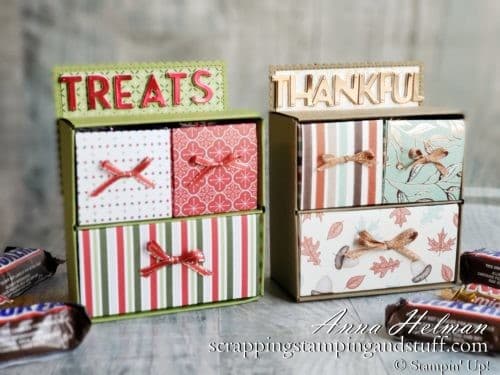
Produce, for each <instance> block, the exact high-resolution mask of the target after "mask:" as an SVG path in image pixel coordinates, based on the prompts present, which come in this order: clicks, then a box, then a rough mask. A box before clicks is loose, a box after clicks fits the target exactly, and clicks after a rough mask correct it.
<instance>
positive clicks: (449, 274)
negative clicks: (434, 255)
mask: <svg viewBox="0 0 500 375" xmlns="http://www.w3.org/2000/svg"><path fill="white" fill-rule="evenodd" d="M441 277H442V278H443V280H444V281H448V282H449V281H452V280H453V270H452V269H451V268H450V267H448V266H447V265H446V264H443V265H441Z"/></svg>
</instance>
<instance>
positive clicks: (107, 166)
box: [90, 157, 155, 197]
mask: <svg viewBox="0 0 500 375" xmlns="http://www.w3.org/2000/svg"><path fill="white" fill-rule="evenodd" d="M152 161H153V159H152V158H150V157H145V158H144V159H142V160H141V161H140V163H139V164H137V165H136V166H135V167H134V168H133V169H131V170H130V171H122V170H121V169H119V168H118V167H117V166H115V165H114V164H113V163H111V162H110V161H109V160H102V161H101V162H100V166H101V168H102V169H104V170H105V171H106V172H108V173H109V174H110V175H111V177H110V178H109V179H108V180H107V181H105V182H103V183H102V184H101V185H99V186H98V187H97V188H96V189H95V190H94V191H93V192H92V193H90V196H91V197H96V196H98V195H99V194H101V193H102V192H103V191H104V190H106V189H107V188H108V187H109V186H110V185H112V184H114V183H115V182H116V181H118V180H120V179H122V178H129V177H132V178H135V179H136V180H137V182H139V183H141V184H143V185H144V186H146V188H154V187H155V184H154V183H153V182H152V181H151V180H149V179H147V178H146V177H144V176H143V175H141V172H143V171H144V170H145V169H146V168H147V167H148V166H149V165H150V164H151V162H152Z"/></svg>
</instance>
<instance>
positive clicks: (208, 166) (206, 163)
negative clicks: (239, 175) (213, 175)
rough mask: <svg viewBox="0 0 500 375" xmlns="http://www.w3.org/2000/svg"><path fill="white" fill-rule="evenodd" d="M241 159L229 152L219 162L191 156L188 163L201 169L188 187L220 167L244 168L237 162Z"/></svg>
mask: <svg viewBox="0 0 500 375" xmlns="http://www.w3.org/2000/svg"><path fill="white" fill-rule="evenodd" d="M240 159H241V156H240V155H237V154H235V153H233V152H230V153H229V154H227V155H226V156H224V158H222V159H221V160H220V161H216V160H213V159H204V158H202V157H199V156H193V157H191V158H190V159H189V163H190V164H192V165H198V166H201V167H203V168H201V169H200V171H199V172H198V173H197V174H196V175H195V176H194V177H193V179H192V180H191V181H190V182H189V184H188V185H194V184H196V183H197V182H199V181H200V180H202V179H203V177H205V176H206V175H207V174H208V173H210V172H211V171H213V170H215V169H216V168H221V167H229V166H235V167H237V168H240V169H244V168H246V166H245V165H242V164H240V163H238V161H239V160H240Z"/></svg>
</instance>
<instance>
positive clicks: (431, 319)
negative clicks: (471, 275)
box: [385, 298, 500, 352]
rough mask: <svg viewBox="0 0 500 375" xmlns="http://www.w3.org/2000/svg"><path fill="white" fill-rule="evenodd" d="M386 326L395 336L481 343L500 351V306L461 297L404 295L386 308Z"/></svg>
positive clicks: (490, 348)
mask: <svg viewBox="0 0 500 375" xmlns="http://www.w3.org/2000/svg"><path fill="white" fill-rule="evenodd" d="M385 327H386V329H387V332H388V333H389V334H390V335H392V336H403V337H406V338H408V339H411V340H421V341H434V340H443V342H444V343H447V344H452V343H464V342H467V343H481V344H483V345H484V346H485V349H487V351H488V352H500V309H496V308H494V307H491V306H484V305H477V304H474V303H466V302H461V301H445V300H432V299H425V298H416V299H412V300H405V299H401V300H400V301H399V302H398V303H396V304H393V305H389V306H387V307H386V310H385Z"/></svg>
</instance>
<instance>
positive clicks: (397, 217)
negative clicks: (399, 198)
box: [389, 207, 411, 227]
mask: <svg viewBox="0 0 500 375" xmlns="http://www.w3.org/2000/svg"><path fill="white" fill-rule="evenodd" d="M408 215H411V212H410V210H409V209H407V208H405V207H400V208H395V209H394V210H392V211H391V214H390V215H389V217H390V218H393V219H394V224H396V225H399V226H400V227H402V226H403V224H404V223H406V222H407V219H406V216H408Z"/></svg>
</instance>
